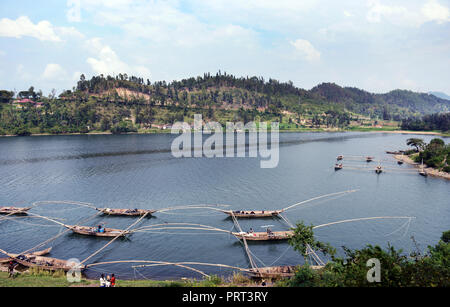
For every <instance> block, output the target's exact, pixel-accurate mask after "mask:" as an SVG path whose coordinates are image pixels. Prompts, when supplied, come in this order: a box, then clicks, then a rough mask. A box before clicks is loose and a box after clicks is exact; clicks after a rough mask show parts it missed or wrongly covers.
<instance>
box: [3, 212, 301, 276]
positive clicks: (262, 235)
mask: <svg viewBox="0 0 450 307" xmlns="http://www.w3.org/2000/svg"><path fill="white" fill-rule="evenodd" d="M30 209H31V207H26V208H20V207H0V213H1V214H7V215H26V214H27V212H28V211H29V210H30ZM96 210H97V211H99V212H101V213H103V214H105V215H110V216H123V217H125V216H132V217H139V216H140V217H142V216H144V215H147V216H151V215H152V214H154V213H155V212H157V210H144V209H111V208H96ZM218 210H219V211H221V212H223V213H225V214H226V215H228V216H230V217H234V218H272V217H277V216H279V215H280V214H281V213H283V212H284V209H282V210H221V209H218ZM61 225H62V226H64V227H66V228H67V229H69V230H71V231H72V232H73V233H76V234H79V235H84V236H95V237H109V238H116V237H122V236H126V235H129V234H131V233H132V231H128V230H121V229H113V228H105V227H102V226H100V225H99V226H96V227H91V226H79V225H65V224H62V223H61ZM231 234H233V235H234V236H235V237H236V238H238V239H240V240H248V241H279V240H288V239H289V238H291V237H292V236H293V234H294V232H293V231H291V230H289V231H271V230H270V229H269V228H267V230H266V231H264V232H253V231H250V232H231ZM50 251H51V248H49V249H46V250H43V251H38V252H33V253H25V254H12V253H8V252H5V251H3V250H0V252H2V253H4V254H6V255H7V256H8V257H9V258H3V259H0V263H7V262H8V261H12V260H13V261H15V262H16V263H18V264H21V265H23V266H24V267H35V268H39V269H43V270H49V271H58V270H63V271H69V270H71V269H72V268H73V266H74V263H71V262H69V261H66V260H62V259H56V258H51V257H47V256H46V255H47V254H49V253H50ZM78 268H79V269H80V270H84V269H85V268H86V266H85V265H81V266H79V267H78ZM294 271H295V266H283V267H267V268H252V269H249V270H248V271H247V273H248V274H249V275H250V276H251V277H255V278H275V277H284V276H292V275H293V274H294Z"/></svg>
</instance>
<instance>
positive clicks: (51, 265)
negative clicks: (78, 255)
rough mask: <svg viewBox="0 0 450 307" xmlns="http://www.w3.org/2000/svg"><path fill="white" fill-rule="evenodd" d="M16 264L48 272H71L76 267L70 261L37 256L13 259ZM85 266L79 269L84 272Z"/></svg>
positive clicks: (22, 256) (20, 256)
mask: <svg viewBox="0 0 450 307" xmlns="http://www.w3.org/2000/svg"><path fill="white" fill-rule="evenodd" d="M12 258H13V259H14V261H15V262H17V263H19V264H21V265H23V266H25V267H30V268H39V269H42V270H47V271H60V270H62V271H65V272H67V271H70V270H71V269H73V267H74V266H75V263H74V262H72V261H68V260H62V259H57V258H51V257H44V256H36V255H19V256H17V257H12ZM85 268H86V266H85V265H80V266H79V269H80V270H84V269H85Z"/></svg>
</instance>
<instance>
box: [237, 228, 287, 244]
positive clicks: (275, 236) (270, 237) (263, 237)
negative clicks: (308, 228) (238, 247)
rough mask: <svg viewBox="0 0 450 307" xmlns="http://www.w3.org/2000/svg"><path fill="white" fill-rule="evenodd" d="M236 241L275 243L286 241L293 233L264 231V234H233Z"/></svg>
mask: <svg viewBox="0 0 450 307" xmlns="http://www.w3.org/2000/svg"><path fill="white" fill-rule="evenodd" d="M233 235H234V236H235V237H236V238H238V239H243V238H245V239H246V240H248V241H277V240H288V239H290V238H291V237H292V236H293V235H294V231H292V230H287V231H266V232H233Z"/></svg>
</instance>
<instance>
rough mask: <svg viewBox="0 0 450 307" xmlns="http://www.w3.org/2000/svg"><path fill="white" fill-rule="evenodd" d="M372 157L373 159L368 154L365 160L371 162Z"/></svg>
mask: <svg viewBox="0 0 450 307" xmlns="http://www.w3.org/2000/svg"><path fill="white" fill-rule="evenodd" d="M373 159H374V157H370V156H368V157H366V162H372V161H373Z"/></svg>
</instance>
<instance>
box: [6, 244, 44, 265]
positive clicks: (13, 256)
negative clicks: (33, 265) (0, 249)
mask: <svg viewBox="0 0 450 307" xmlns="http://www.w3.org/2000/svg"><path fill="white" fill-rule="evenodd" d="M51 250H52V248H51V247H49V248H47V249H44V250H42V251H37V252H34V253H30V254H25V256H27V257H31V256H45V255H47V254H49V253H50V251H51ZM7 255H8V256H9V257H10V258H1V259H0V263H7V262H9V261H10V260H11V257H12V258H16V257H19V256H20V255H19V254H9V253H8V254H7Z"/></svg>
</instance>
